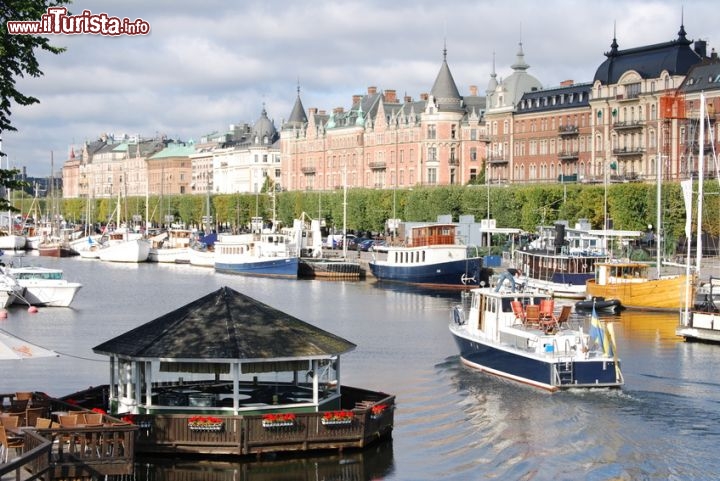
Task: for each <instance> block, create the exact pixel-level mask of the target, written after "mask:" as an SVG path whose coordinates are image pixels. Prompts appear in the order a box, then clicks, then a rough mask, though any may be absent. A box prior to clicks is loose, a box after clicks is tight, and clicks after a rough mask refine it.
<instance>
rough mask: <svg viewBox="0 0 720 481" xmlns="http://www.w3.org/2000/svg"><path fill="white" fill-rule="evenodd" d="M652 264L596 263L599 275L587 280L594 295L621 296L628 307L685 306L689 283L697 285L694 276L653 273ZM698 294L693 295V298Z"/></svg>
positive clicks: (618, 297) (596, 270) (656, 308)
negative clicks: (658, 274)
mask: <svg viewBox="0 0 720 481" xmlns="http://www.w3.org/2000/svg"><path fill="white" fill-rule="evenodd" d="M650 270H651V266H650V265H649V264H645V263H642V262H634V261H613V262H606V263H600V264H596V265H595V279H590V280H589V281H587V284H586V287H587V294H588V296H590V297H603V298H605V299H617V300H618V301H620V303H621V304H622V306H623V307H624V308H626V309H647V310H659V311H663V310H678V309H682V308H684V307H685V295H686V294H685V286H686V284H687V283H690V285H694V280H693V279H694V276H692V274H691V275H690V276H688V275H685V274H679V275H670V276H661V277H656V278H653V277H651V275H650ZM693 297H694V294H692V295H691V297H690V299H692V298H693Z"/></svg>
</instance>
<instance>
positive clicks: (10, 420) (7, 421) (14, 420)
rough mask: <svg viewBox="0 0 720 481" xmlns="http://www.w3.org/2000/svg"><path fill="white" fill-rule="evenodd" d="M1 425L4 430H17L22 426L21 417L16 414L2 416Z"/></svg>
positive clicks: (0, 418)
mask: <svg viewBox="0 0 720 481" xmlns="http://www.w3.org/2000/svg"><path fill="white" fill-rule="evenodd" d="M0 424H2V426H3V427H4V428H16V427H18V426H20V416H18V415H16V414H5V415H3V416H0Z"/></svg>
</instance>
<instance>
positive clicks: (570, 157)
mask: <svg viewBox="0 0 720 481" xmlns="http://www.w3.org/2000/svg"><path fill="white" fill-rule="evenodd" d="M579 158H580V152H578V151H572V152H571V151H564V152H558V160H561V161H563V162H573V161H576V160H578V159H579Z"/></svg>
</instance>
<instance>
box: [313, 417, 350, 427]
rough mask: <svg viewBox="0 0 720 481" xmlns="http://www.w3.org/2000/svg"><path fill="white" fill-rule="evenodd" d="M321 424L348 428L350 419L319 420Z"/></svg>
mask: <svg viewBox="0 0 720 481" xmlns="http://www.w3.org/2000/svg"><path fill="white" fill-rule="evenodd" d="M320 422H321V423H323V425H325V426H349V425H350V424H352V422H353V420H352V419H321V420H320Z"/></svg>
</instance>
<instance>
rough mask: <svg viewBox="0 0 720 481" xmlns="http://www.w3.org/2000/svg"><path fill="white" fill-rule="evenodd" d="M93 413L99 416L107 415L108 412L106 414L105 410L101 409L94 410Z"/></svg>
mask: <svg viewBox="0 0 720 481" xmlns="http://www.w3.org/2000/svg"><path fill="white" fill-rule="evenodd" d="M91 411H92V412H94V413H98V414H107V412H105V410H103V409H100V408H92V409H91Z"/></svg>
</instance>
